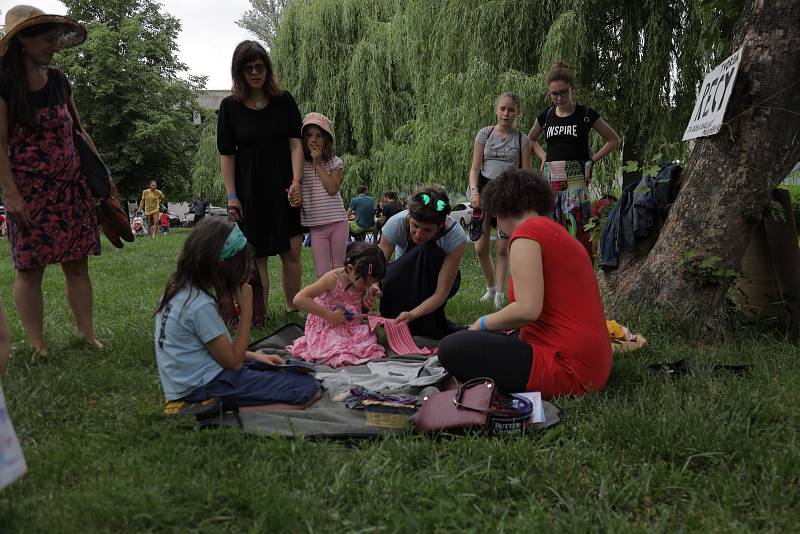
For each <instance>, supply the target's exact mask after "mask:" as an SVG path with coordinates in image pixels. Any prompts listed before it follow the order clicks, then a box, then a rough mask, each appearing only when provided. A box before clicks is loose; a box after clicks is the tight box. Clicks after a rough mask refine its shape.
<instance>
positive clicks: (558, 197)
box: [544, 161, 593, 256]
mask: <svg viewBox="0 0 800 534" xmlns="http://www.w3.org/2000/svg"><path fill="white" fill-rule="evenodd" d="M589 172H590V169H589V168H588V167H587V166H586V165H584V164H583V163H581V162H580V161H548V162H547V163H545V166H544V173H545V177H546V178H547V179H548V180H549V181H550V185H551V186H552V187H553V192H554V193H555V205H554V207H553V219H554V220H555V221H556V222H557V223H558V224H560V225H561V226H563V227H564V228H566V229H567V231H568V232H569V234H570V235H571V236H572V237H574V238H576V239H577V240H578V241H580V242H581V244H582V245H583V247H584V248H585V249H586V251H587V252H588V253H589V256H592V255H593V254H592V244H591V241H589V234H588V233H587V232H585V231H584V229H583V226H584V225H585V224H586V223H587V222H589V219H590V218H591V216H592V207H591V203H590V202H589V178H590V174H589Z"/></svg>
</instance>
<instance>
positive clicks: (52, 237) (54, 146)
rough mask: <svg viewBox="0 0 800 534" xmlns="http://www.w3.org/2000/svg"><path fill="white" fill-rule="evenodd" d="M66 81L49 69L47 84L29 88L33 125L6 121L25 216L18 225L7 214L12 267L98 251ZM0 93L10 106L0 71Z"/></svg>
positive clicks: (8, 88) (37, 265) (30, 266)
mask: <svg viewBox="0 0 800 534" xmlns="http://www.w3.org/2000/svg"><path fill="white" fill-rule="evenodd" d="M69 93H70V89H69V86H68V84H65V82H64V78H62V75H61V74H59V73H58V71H56V70H55V69H49V71H48V80H47V84H46V85H45V86H44V87H43V88H42V89H40V90H38V91H33V92H32V93H30V102H31V104H32V106H33V108H34V113H35V121H36V124H37V128H32V127H30V126H27V125H25V124H21V123H15V124H12V127H11V130H10V136H9V140H8V151H9V159H10V160H11V174H12V175H13V177H14V183H15V184H16V186H17V189H18V190H19V193H20V195H21V196H22V198H23V200H24V201H25V204H26V205H27V208H28V212H29V214H30V217H31V224H30V225H28V226H22V225H19V224H17V223H15V222H14V220H13V219H11V218H9V219H8V221H7V223H6V224H7V230H8V239H9V242H10V244H11V258H12V260H13V262H14V267H15V268H16V269H18V270H25V269H35V268H40V267H45V266H47V265H49V264H51V263H62V262H67V261H74V260H79V259H81V258H86V257H88V256H91V255H98V254H100V235H99V233H98V225H97V218H96V217H95V214H94V208H93V201H92V193H91V190H90V189H89V183H88V182H87V180H86V178H85V177H84V176H83V175H82V174H81V162H80V158H79V156H78V152H77V150H76V148H75V143H74V141H73V137H72V135H73V131H72V129H73V127H72V117H71V115H70V113H69V110H68V109H67V96H68V94H69ZM0 97H2V98H3V99H4V100H5V102H6V105H7V106H8V108H9V109H10V108H11V105H10V104H11V99H12V84H11V80H10V79H8V78H7V77H5V76H0Z"/></svg>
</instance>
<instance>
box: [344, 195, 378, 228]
mask: <svg viewBox="0 0 800 534" xmlns="http://www.w3.org/2000/svg"><path fill="white" fill-rule="evenodd" d="M349 209H351V210H354V211H355V212H356V224H357V225H359V226H360V227H361V228H372V227H373V226H375V199H374V198H372V197H371V196H369V195H358V196H357V197H355V198H353V199H351V200H350V208H349Z"/></svg>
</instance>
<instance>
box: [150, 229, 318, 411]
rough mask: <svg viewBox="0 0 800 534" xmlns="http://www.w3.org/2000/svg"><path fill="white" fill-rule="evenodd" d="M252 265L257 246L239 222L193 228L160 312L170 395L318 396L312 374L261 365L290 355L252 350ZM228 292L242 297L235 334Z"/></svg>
mask: <svg viewBox="0 0 800 534" xmlns="http://www.w3.org/2000/svg"><path fill="white" fill-rule="evenodd" d="M252 265H253V250H252V247H251V246H250V245H248V244H247V239H246V238H245V236H244V234H243V233H242V231H241V230H240V229H239V227H238V226H237V225H236V224H235V223H233V222H231V221H229V220H227V219H222V218H216V217H209V218H205V219H203V220H202V221H200V222H199V223H198V224H197V225H196V226H195V227H194V228H193V229H192V231H191V232H190V233H189V237H187V238H186V242H185V243H184V245H183V250H181V253H180V256H179V257H178V265H177V268H176V269H175V272H174V273H172V276H170V278H169V280H168V281H167V287H166V289H164V295H163V296H162V298H161V302H160V304H159V306H158V309H157V310H156V317H155V330H154V332H155V350H156V362H157V363H158V372H159V375H160V377H161V385H162V387H163V389H164V395H165V396H166V398H167V401H181V400H182V401H189V402H200V401H204V400H208V399H210V398H219V399H221V400H222V402H223V404H224V405H225V406H238V407H241V408H242V409H243V410H258V409H263V407H264V406H267V405H272V406H271V407H272V408H274V405H276V404H282V405H287V406H286V407H299V408H302V407H305V406H308V405H309V404H311V403H312V402H314V401H316V400H317V399H318V398H319V383H318V382H317V381H316V380H315V379H314V378H312V377H309V376H306V375H298V374H293V373H276V372H273V371H265V370H259V369H263V364H272V365H281V364H283V363H284V361H283V359H282V358H281V357H280V356H277V355H274V354H257V353H254V352H250V351H248V350H247V346H248V345H249V343H250V324H251V322H252V315H253V290H252V288H251V287H250V284H248V283H246V282H245V279H246V276H247V274H249V273H250V270H251V269H252ZM224 293H231V294H233V295H235V297H236V301H237V302H238V304H239V326H238V328H237V331H236V336H235V337H234V338H233V339H232V338H231V336H230V334H229V333H228V329H227V327H226V326H225V322H224V321H223V320H222V316H221V315H220V313H219V298H220V296H221V295H222V294H224Z"/></svg>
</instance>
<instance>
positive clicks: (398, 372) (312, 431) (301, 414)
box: [221, 324, 561, 438]
mask: <svg viewBox="0 0 800 534" xmlns="http://www.w3.org/2000/svg"><path fill="white" fill-rule="evenodd" d="M302 335H303V329H302V328H301V327H300V326H299V325H296V324H288V325H286V326H284V327H282V328H281V329H279V330H278V331H277V332H275V333H274V334H272V335H270V336H268V337H266V338H264V339H261V340H259V341H256V342H254V343H253V344H252V345H251V346H250V350H252V351H258V350H263V351H266V352H270V353H275V354H280V355H281V356H289V354H288V353H287V351H286V349H285V347H286V346H287V345H290V344H291V343H292V342H294V340H295V339H297V338H298V337H300V336H302ZM414 341H415V342H416V343H417V346H420V347H422V346H427V347H434V346H437V345H438V341H437V340H432V339H426V338H420V337H415V338H414ZM386 356H387V357H386V358H385V359H381V360H373V361H371V362H369V363H367V364H364V365H353V366H349V367H345V368H342V369H333V368H331V367H329V366H327V365H317V366H315V368H316V370H317V374H316V377H317V378H318V379H321V380H322V385H323V387H324V388H325V390H324V391H323V395H322V398H321V399H320V400H318V401H317V402H315V403H314V404H312V405H311V406H310V407H309V408H307V409H305V410H274V411H267V412H258V413H239V414H236V413H224V414H223V415H222V418H221V422H222V423H223V424H226V425H231V426H240V427H241V428H242V430H244V431H245V432H247V433H250V434H257V435H266V436H275V435H277V436H297V435H304V436H308V437H335V438H341V437H368V436H377V435H379V434H385V433H389V432H398V430H395V429H389V428H383V427H377V426H370V425H367V418H366V414H365V413H364V411H363V410H351V409H349V408H347V407H346V406H345V405H344V402H342V400H341V399H342V398H343V397H344V396H345V395H346V394H347V392H348V391H349V389H350V387H351V386H352V385H356V384H358V385H363V386H364V387H367V388H369V389H373V390H377V389H381V390H383V391H388V392H404V393H411V394H413V395H418V396H420V397H423V396H425V395H429V394H432V393H436V392H438V389H435V386H436V385H437V384H439V383H440V382H442V381H443V380H445V379H446V378H448V377H449V374H447V372H446V371H445V370H444V369H443V368H442V367H441V366H440V365H439V363H438V358H436V357H435V356H434V357H429V356H424V355H421V354H419V355H415V354H408V355H402V356H400V355H398V354H396V353H394V352H393V351H391V349H388V348H387V349H386ZM376 386H382V387H376ZM544 409H545V422H544V423H540V424H537V425H534V428H535V429H543V428H547V427H550V426H553V425H555V424H557V423H558V422H559V421H560V420H561V414H560V410H559V409H558V408H557V407H555V406H554V405H552V404H551V403H549V402H545V403H544Z"/></svg>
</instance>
